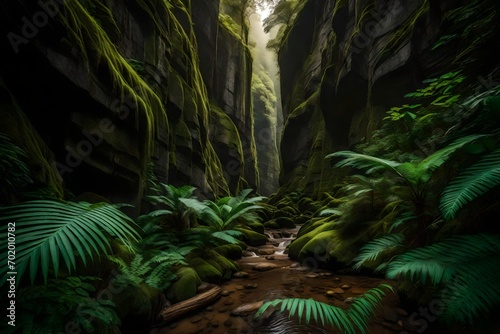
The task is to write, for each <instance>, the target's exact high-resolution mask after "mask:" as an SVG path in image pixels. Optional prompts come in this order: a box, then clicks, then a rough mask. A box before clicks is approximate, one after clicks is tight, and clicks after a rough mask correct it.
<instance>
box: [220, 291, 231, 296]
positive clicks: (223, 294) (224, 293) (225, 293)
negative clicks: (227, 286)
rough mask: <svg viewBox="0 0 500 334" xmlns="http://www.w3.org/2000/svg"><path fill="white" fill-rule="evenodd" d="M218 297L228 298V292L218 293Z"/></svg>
mask: <svg viewBox="0 0 500 334" xmlns="http://www.w3.org/2000/svg"><path fill="white" fill-rule="evenodd" d="M220 295H221V296H222V297H227V296H229V291H227V290H224V291H222V292H221V293H220Z"/></svg>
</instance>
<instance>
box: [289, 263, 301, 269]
mask: <svg viewBox="0 0 500 334" xmlns="http://www.w3.org/2000/svg"><path fill="white" fill-rule="evenodd" d="M298 267H300V263H299V262H294V263H292V264H291V265H290V268H292V269H293V268H298Z"/></svg>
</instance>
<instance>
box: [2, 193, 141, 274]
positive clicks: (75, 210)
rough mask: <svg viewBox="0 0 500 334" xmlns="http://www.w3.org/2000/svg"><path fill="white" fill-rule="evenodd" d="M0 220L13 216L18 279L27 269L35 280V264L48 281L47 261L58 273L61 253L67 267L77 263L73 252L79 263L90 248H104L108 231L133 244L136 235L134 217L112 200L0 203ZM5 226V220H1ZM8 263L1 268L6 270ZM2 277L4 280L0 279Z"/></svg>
mask: <svg viewBox="0 0 500 334" xmlns="http://www.w3.org/2000/svg"><path fill="white" fill-rule="evenodd" d="M0 217H1V218H0V220H1V221H4V222H8V221H14V222H16V246H17V247H16V251H17V252H16V255H17V258H16V266H17V272H18V275H17V279H18V280H20V279H21V277H22V275H23V274H24V272H25V271H26V270H27V269H28V267H29V271H30V278H31V282H34V280H35V278H36V276H37V273H38V269H39V267H41V271H42V276H43V279H44V281H45V282H46V281H47V278H48V274H49V268H50V266H51V265H52V267H53V270H54V275H55V276H56V277H57V274H58V272H59V266H60V257H62V258H63V261H64V263H65V265H66V267H67V268H68V270H69V271H70V272H71V270H74V269H76V257H75V254H78V255H79V256H80V258H81V259H82V261H83V263H84V264H86V261H87V258H90V259H91V260H93V257H94V254H97V255H100V254H105V255H106V254H107V253H108V250H109V248H110V247H109V242H108V237H107V236H106V235H105V234H106V233H107V234H108V235H110V236H113V237H117V238H118V239H120V240H121V241H122V242H123V244H124V245H126V246H127V247H129V248H130V249H132V243H131V241H138V240H140V235H139V233H138V232H137V230H136V229H137V226H136V225H135V223H134V222H133V221H132V220H131V219H130V218H129V217H128V216H127V215H125V214H124V213H123V212H121V211H120V210H118V209H117V207H116V206H114V205H111V204H107V203H99V204H90V203H86V202H79V203H75V202H62V201H56V200H35V201H29V202H23V203H20V204H16V205H12V206H7V207H0ZM3 227H4V228H6V227H7V223H5V224H4V225H3ZM6 241H7V239H4V240H1V241H0V246H1V247H2V248H1V249H2V250H5V251H4V252H2V256H4V259H6V258H7V253H6V252H7V251H6V250H7V247H6ZM6 272H7V266H2V268H0V276H3V275H5V274H6ZM3 282H5V281H3Z"/></svg>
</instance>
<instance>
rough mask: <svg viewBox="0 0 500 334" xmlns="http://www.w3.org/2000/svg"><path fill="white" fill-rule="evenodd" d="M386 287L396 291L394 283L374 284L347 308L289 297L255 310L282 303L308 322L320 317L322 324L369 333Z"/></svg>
mask: <svg viewBox="0 0 500 334" xmlns="http://www.w3.org/2000/svg"><path fill="white" fill-rule="evenodd" d="M384 289H387V290H389V291H394V288H393V287H392V286H390V285H388V284H381V285H379V286H378V287H377V288H373V289H371V290H369V291H367V292H366V293H365V294H363V295H362V296H360V297H358V298H356V299H355V301H354V303H353V304H352V305H351V307H350V308H349V310H347V311H345V310H344V309H342V308H340V307H337V306H333V305H328V304H325V303H322V302H318V301H315V300H313V299H301V298H287V299H275V300H272V301H268V302H266V303H264V304H263V305H262V306H261V307H260V308H259V310H258V311H257V313H255V316H254V317H255V318H257V317H259V316H260V315H261V314H262V313H264V312H265V311H266V310H267V309H268V308H269V307H275V306H277V305H278V304H281V309H280V312H284V311H285V310H286V311H288V312H289V317H292V316H294V315H295V313H297V316H298V317H299V321H301V320H302V318H303V316H305V319H306V323H309V322H310V321H311V320H313V321H315V322H319V321H321V324H322V325H323V326H324V325H325V324H327V325H329V326H333V327H336V328H339V329H340V330H341V331H342V332H343V333H348V334H356V333H367V332H368V322H369V320H370V319H371V318H372V317H373V315H374V314H375V312H376V311H377V308H378V307H379V306H380V305H381V302H382V298H383V296H384V295H385V294H386V292H385V291H384Z"/></svg>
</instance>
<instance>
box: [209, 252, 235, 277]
mask: <svg viewBox="0 0 500 334" xmlns="http://www.w3.org/2000/svg"><path fill="white" fill-rule="evenodd" d="M205 260H206V262H208V263H210V264H211V265H212V266H214V267H215V268H217V269H218V270H219V271H220V273H221V274H222V278H223V279H225V280H228V279H230V278H231V276H232V274H233V272H235V271H238V270H239V267H238V265H237V264H236V263H234V262H233V261H231V260H229V259H227V258H225V257H224V256H222V255H220V254H219V253H217V252H215V251H210V252H209V254H208V256H207V259H205Z"/></svg>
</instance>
